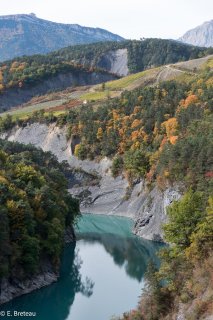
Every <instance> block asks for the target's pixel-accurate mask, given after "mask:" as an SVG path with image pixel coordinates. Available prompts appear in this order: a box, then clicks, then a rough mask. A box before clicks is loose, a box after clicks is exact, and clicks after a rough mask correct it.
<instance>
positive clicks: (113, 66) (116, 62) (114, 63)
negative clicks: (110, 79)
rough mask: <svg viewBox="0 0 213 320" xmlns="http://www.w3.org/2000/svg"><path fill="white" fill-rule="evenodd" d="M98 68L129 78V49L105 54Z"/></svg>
mask: <svg viewBox="0 0 213 320" xmlns="http://www.w3.org/2000/svg"><path fill="white" fill-rule="evenodd" d="M96 66H97V67H100V68H102V69H104V70H107V71H109V72H111V73H114V74H116V75H118V76H127V75H128V73H129V69H128V57H127V49H118V50H114V51H109V52H107V53H105V54H103V55H102V56H101V57H100V60H99V61H98V63H97V65H96Z"/></svg>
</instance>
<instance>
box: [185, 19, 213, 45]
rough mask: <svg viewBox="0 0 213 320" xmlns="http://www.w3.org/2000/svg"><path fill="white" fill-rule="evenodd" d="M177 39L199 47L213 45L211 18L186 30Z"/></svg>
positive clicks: (212, 22)
mask: <svg viewBox="0 0 213 320" xmlns="http://www.w3.org/2000/svg"><path fill="white" fill-rule="evenodd" d="M179 40H180V41H182V42H185V43H189V44H192V45H196V46H200V47H213V20H210V21H206V22H204V23H203V24H201V25H200V26H198V27H196V28H194V29H191V30H189V31H187V32H186V33H185V34H184V35H183V36H182V37H181V38H179Z"/></svg>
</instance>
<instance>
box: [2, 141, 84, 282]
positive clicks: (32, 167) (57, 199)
mask: <svg viewBox="0 0 213 320" xmlns="http://www.w3.org/2000/svg"><path fill="white" fill-rule="evenodd" d="M64 170H65V167H64V165H63V164H59V163H58V161H57V160H56V158H55V157H54V156H53V155H52V154H50V153H47V152H43V151H42V150H38V149H36V148H34V147H33V146H24V145H21V144H18V143H11V142H7V141H3V140H0V222H1V223H0V239H1V241H0V281H1V280H2V279H3V278H6V279H7V278H8V279H14V278H15V279H17V280H24V279H25V278H26V277H28V276H30V277H32V275H33V274H38V273H39V272H40V271H41V269H42V267H43V264H45V263H47V262H48V263H49V264H50V265H51V266H52V269H53V270H54V271H55V272H56V271H58V267H59V265H60V255H61V252H62V248H63V243H64V234H65V230H66V228H68V227H72V225H73V224H74V221H75V219H76V218H77V216H78V214H79V206H78V201H77V200H75V199H73V198H72V197H71V195H70V194H69V193H68V191H67V181H66V179H65V176H64V173H63V172H64Z"/></svg>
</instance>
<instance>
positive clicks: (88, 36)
mask: <svg viewBox="0 0 213 320" xmlns="http://www.w3.org/2000/svg"><path fill="white" fill-rule="evenodd" d="M122 40H124V39H123V38H122V37H120V36H119V35H116V34H113V33H111V32H109V31H107V30H104V29H101V28H90V27H83V26H80V25H78V24H64V23H57V22H52V21H48V20H45V19H40V18H38V17H37V16H36V14H35V13H29V14H16V15H6V16H0V61H4V60H9V59H12V58H14V57H18V56H23V55H32V54H42V53H47V52H50V51H54V50H57V49H60V48H64V47H67V46H70V45H76V44H87V43H94V42H100V41H122Z"/></svg>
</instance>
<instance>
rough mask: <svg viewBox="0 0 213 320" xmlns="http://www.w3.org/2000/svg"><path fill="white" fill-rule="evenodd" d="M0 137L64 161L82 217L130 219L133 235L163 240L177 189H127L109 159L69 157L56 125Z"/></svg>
mask: <svg viewBox="0 0 213 320" xmlns="http://www.w3.org/2000/svg"><path fill="white" fill-rule="evenodd" d="M1 137H2V138H4V139H8V140H10V141H17V142H21V143H25V144H28V143H32V144H33V145H35V146H36V147H41V148H42V149H43V150H44V151H51V152H52V153H53V154H55V155H56V157H57V158H58V160H59V161H64V160H65V161H67V162H68V163H69V165H70V167H71V168H73V169H75V181H76V183H75V184H74V185H73V184H72V185H71V186H70V189H69V191H70V193H71V194H73V195H74V196H75V197H77V198H79V199H80V203H81V205H80V208H81V212H82V213H96V214H110V215H118V216H125V217H129V218H131V219H133V220H134V221H135V226H134V230H133V232H134V233H135V234H137V235H138V236H140V237H143V238H146V239H149V240H156V241H162V240H163V232H162V228H161V226H162V223H164V222H165V221H166V219H167V216H166V208H167V207H168V205H170V204H171V203H172V202H173V201H174V200H178V199H179V198H180V196H181V193H180V192H179V190H178V187H177V186H174V187H168V188H167V189H166V190H165V191H160V190H159V189H158V187H157V186H156V187H154V188H153V189H152V190H149V189H147V187H146V186H145V183H144V181H140V180H138V181H135V182H134V185H133V187H132V188H130V186H129V183H128V181H127V180H126V179H125V177H123V176H122V175H120V176H118V177H116V178H113V177H112V174H111V169H110V168H111V164H112V162H111V160H109V159H108V158H104V159H102V160H101V161H100V162H95V161H88V160H84V161H81V160H79V159H77V158H76V157H75V156H74V155H73V154H72V150H71V144H72V142H73V141H72V139H70V140H68V141H67V139H66V128H65V127H64V128H59V127H57V126H56V125H55V124H51V125H49V126H47V125H46V124H39V123H34V124H31V125H28V126H27V127H25V128H18V127H17V128H14V129H13V130H11V131H10V132H7V133H5V134H4V135H2V136H1Z"/></svg>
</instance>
